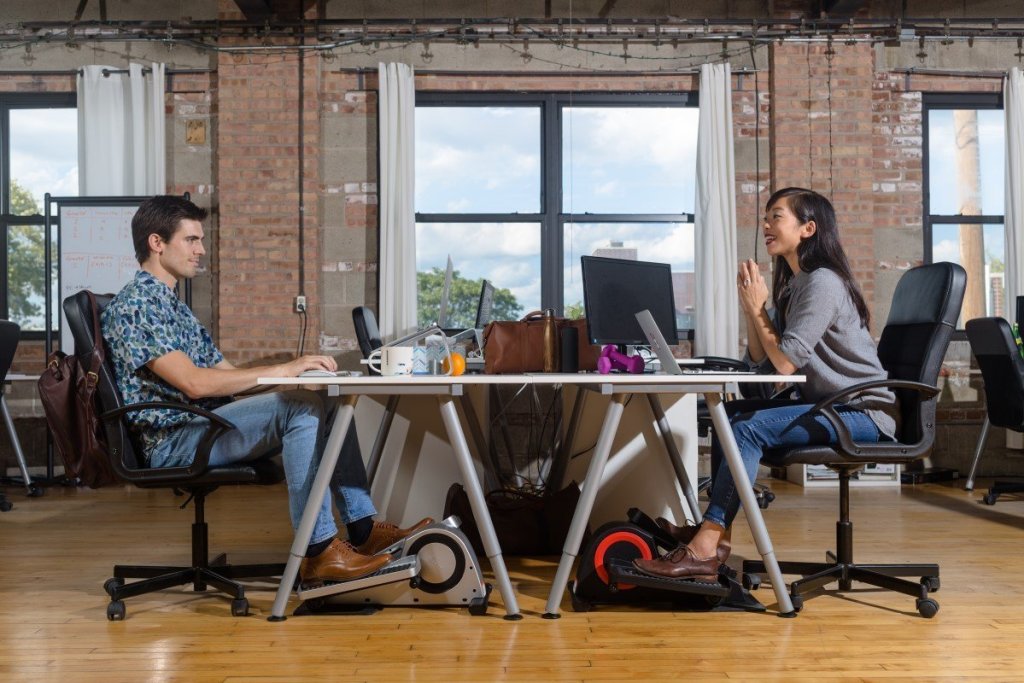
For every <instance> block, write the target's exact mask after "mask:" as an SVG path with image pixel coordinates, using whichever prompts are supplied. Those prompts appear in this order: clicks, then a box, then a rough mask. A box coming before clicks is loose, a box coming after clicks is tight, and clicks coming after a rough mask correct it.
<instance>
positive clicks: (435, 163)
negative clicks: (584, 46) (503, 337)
mask: <svg viewBox="0 0 1024 683" xmlns="http://www.w3.org/2000/svg"><path fill="white" fill-rule="evenodd" d="M697 113H698V112H697V109H696V108H693V107H690V108H680V107H644V108H638V107H571V108H565V109H563V153H562V157H563V164H562V166H563V196H564V197H565V199H564V202H565V204H564V207H563V211H565V212H572V213H574V214H576V215H577V216H579V218H578V219H577V221H576V225H574V226H573V228H572V229H569V230H566V234H565V243H564V252H565V265H564V268H565V282H566V289H567V292H566V303H573V302H574V301H579V300H581V298H582V296H581V294H580V293H579V292H580V283H579V257H580V256H582V255H585V254H591V253H593V250H594V249H595V248H598V247H607V246H609V244H610V243H611V242H612V241H619V242H623V243H624V246H627V247H629V246H636V247H639V248H640V250H641V253H640V254H639V255H638V258H640V259H641V260H653V261H659V262H663V263H672V264H673V266H674V269H675V270H691V271H692V270H693V231H692V226H690V225H683V224H679V225H675V224H656V225H650V224H647V225H644V224H635V223H634V224H625V223H623V224H615V225H608V224H605V225H597V224H587V223H586V222H585V217H583V216H581V214H585V213H588V212H589V213H692V212H693V210H694V173H695V167H696V140H697V136H696V130H697ZM540 138H541V121H540V110H539V108H533V107H530V108H527V107H506V106H503V107H473V108H469V107H418V108H417V110H416V211H417V212H419V213H463V212H480V213H493V212H509V213H512V212H518V213H536V212H539V211H540V208H541V207H540V196H541V187H540V184H541V170H540V169H541V143H540ZM416 244H417V249H416V251H417V262H416V266H417V269H418V270H420V271H424V270H429V269H431V268H434V267H437V268H443V267H444V264H445V260H446V258H447V256H448V255H449V254H450V255H451V257H452V260H453V262H454V264H455V269H456V270H458V271H459V272H460V274H461V275H462V276H463V277H466V278H469V279H479V278H487V279H489V280H491V282H493V283H494V285H495V286H496V287H500V288H506V289H510V290H512V293H513V294H514V295H515V296H516V298H517V300H518V301H519V302H520V303H521V304H522V305H523V308H524V310H532V309H534V308H539V306H540V224H539V223H514V224H505V225H502V224H495V223H489V224H464V223H463V224H458V223H455V224H420V225H418V226H417V237H416Z"/></svg>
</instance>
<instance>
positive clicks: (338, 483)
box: [150, 389, 377, 544]
mask: <svg viewBox="0 0 1024 683" xmlns="http://www.w3.org/2000/svg"><path fill="white" fill-rule="evenodd" d="M335 407H336V404H335V402H334V401H333V400H331V399H329V398H327V397H326V396H325V395H323V394H320V393H317V392H313V391H306V390H304V389H298V390H294V391H284V392H271V393H265V394H259V395H257V396H249V397H247V398H243V399H240V400H238V401H233V402H232V403H228V404H227V405H224V406H221V407H220V408H217V409H216V410H214V411H213V412H215V413H217V414H218V415H221V416H222V417H224V418H225V419H227V420H230V421H231V422H232V423H234V425H235V426H236V427H237V429H232V430H230V431H228V432H225V433H224V434H223V435H221V437H220V438H219V439H217V441H216V442H215V443H214V446H213V450H212V451H211V452H210V465H212V466H217V465H227V464H230V463H236V462H242V461H246V460H259V459H261V458H266V457H270V456H272V455H274V454H275V453H276V452H277V451H278V450H280V451H281V457H282V460H283V461H284V472H285V479H286V481H287V484H288V507H289V512H290V513H291V519H292V527H293V528H298V526H299V522H300V521H301V519H302V511H303V510H304V509H305V508H306V500H307V499H308V498H309V493H310V489H312V487H313V479H314V478H315V477H316V471H317V468H318V466H319V465H320V458H321V456H322V455H323V451H324V445H325V444H326V442H327V435H328V434H329V432H330V429H331V424H332V422H333V420H334V413H335ZM209 424H210V422H209V420H207V419H206V418H204V417H195V418H193V419H192V420H191V421H189V422H188V423H187V424H186V425H185V426H184V427H182V428H181V429H179V430H178V431H176V432H175V433H174V434H172V435H171V436H169V437H168V438H166V439H164V440H163V441H161V442H160V443H159V444H157V446H156V448H155V449H154V450H153V452H152V453H151V454H150V464H151V466H152V467H177V466H183V465H187V464H189V463H190V462H192V459H193V457H194V456H195V452H196V447H197V446H198V445H199V441H200V439H202V436H203V434H204V433H205V432H206V429H207V427H208V426H209ZM331 493H333V495H334V498H335V500H336V501H337V504H338V512H339V513H340V515H341V520H342V522H344V523H346V524H347V523H349V522H353V521H356V520H359V519H363V518H364V517H370V516H372V515H374V514H376V512H377V511H376V509H374V507H373V501H372V500H371V499H370V492H369V486H368V484H367V481H366V468H365V467H364V466H363V458H362V455H361V454H360V452H359V442H358V441H357V440H356V433H355V423H352V424H351V425H350V426H349V430H348V434H346V435H345V443H344V444H343V445H342V448H341V457H340V458H339V459H338V465H337V467H336V468H335V470H334V477H333V478H332V479H331ZM330 499H331V496H330V495H327V496H324V500H323V503H322V504H321V506H320V512H319V514H318V515H317V520H316V526H315V527H314V528H313V535H312V536H311V537H310V543H311V544H313V543H319V542H321V541H326V540H328V539H330V538H333V537H334V536H336V535H337V533H338V528H337V526H335V523H334V516H333V515H332V513H331V500H330Z"/></svg>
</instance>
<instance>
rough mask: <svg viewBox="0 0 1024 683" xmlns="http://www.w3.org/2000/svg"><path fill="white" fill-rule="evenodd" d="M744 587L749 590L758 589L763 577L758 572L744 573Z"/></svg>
mask: <svg viewBox="0 0 1024 683" xmlns="http://www.w3.org/2000/svg"><path fill="white" fill-rule="evenodd" d="M743 587H744V588H746V589H747V590H748V591H756V590H757V589H758V588H760V587H761V577H760V576H758V575H757V574H744V575H743Z"/></svg>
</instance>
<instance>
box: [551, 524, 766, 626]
mask: <svg viewBox="0 0 1024 683" xmlns="http://www.w3.org/2000/svg"><path fill="white" fill-rule="evenodd" d="M628 516H629V520H630V521H628V522H608V523H607V524H605V525H604V526H602V527H601V528H600V529H598V530H597V531H596V532H594V534H593V536H592V538H591V541H590V544H589V545H588V546H587V547H586V548H585V549H584V551H583V552H582V553H581V554H580V562H579V569H578V570H577V574H576V581H575V582H573V583H572V584H571V585H570V588H569V593H570V596H571V597H572V608H573V610H575V611H577V612H589V611H590V610H592V609H593V608H594V606H595V605H600V604H606V605H607V604H618V605H651V606H655V605H659V604H661V605H665V606H667V607H671V608H674V609H686V610H701V609H703V610H718V611H733V610H745V611H749V612H763V611H765V607H764V605H762V604H761V603H760V602H758V600H757V599H756V598H754V597H753V596H752V595H750V593H749V592H748V591H747V590H746V589H745V588H744V587H743V586H742V585H741V584H740V582H739V581H738V580H737V578H736V572H735V571H734V570H732V569H730V568H729V567H728V566H726V565H722V567H721V569H720V570H719V573H718V578H717V581H702V580H697V579H666V578H661V577H656V576H651V575H649V574H645V573H644V572H641V571H640V570H639V569H637V568H636V567H635V566H634V565H633V560H635V559H638V558H645V559H650V558H653V557H657V556H658V555H660V554H661V552H660V550H663V551H669V550H672V549H673V548H675V547H676V546H677V545H678V544H677V543H676V541H675V539H673V538H672V537H671V536H669V535H668V534H666V533H665V532H664V531H662V530H661V529H660V528H659V527H658V525H657V524H655V522H654V520H652V519H651V518H650V517H648V516H647V515H645V514H644V513H643V512H640V511H639V510H638V509H636V508H630V510H629V513H628ZM659 549H660V550H659Z"/></svg>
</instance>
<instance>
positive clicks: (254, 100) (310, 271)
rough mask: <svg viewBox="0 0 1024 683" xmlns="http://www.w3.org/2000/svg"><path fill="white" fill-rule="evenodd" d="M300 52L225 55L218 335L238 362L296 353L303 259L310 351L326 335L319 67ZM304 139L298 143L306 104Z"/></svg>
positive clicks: (220, 73)
mask: <svg viewBox="0 0 1024 683" xmlns="http://www.w3.org/2000/svg"><path fill="white" fill-rule="evenodd" d="M299 64H300V59H299V56H298V55H297V54H295V53H283V54H282V53H271V54H262V53H256V54H236V53H221V54H220V57H219V60H218V64H217V74H216V83H215V87H216V89H217V100H216V102H217V122H218V135H217V154H216V159H217V161H216V174H217V180H216V184H217V188H218V195H219V199H220V202H219V204H220V207H219V217H218V223H219V236H218V248H217V253H216V258H215V261H214V263H213V267H214V270H215V272H216V274H217V280H218V285H217V305H218V308H217V312H216V318H215V329H214V333H215V334H216V335H217V337H218V339H219V343H220V348H221V350H222V351H223V352H224V354H225V355H226V356H227V357H228V358H230V359H231V360H232V362H241V363H245V362H248V361H254V360H258V359H261V360H262V359H284V358H286V357H288V356H289V355H290V354H293V353H294V352H295V350H296V348H297V343H298V337H299V332H300V317H299V316H298V315H297V314H296V313H294V312H293V301H294V298H295V296H296V295H297V294H298V293H299V286H300V279H299V269H300V258H303V259H305V280H304V282H302V283H301V284H302V285H303V286H304V291H305V295H306V297H307V301H308V306H309V324H308V326H307V332H306V334H307V339H308V340H313V343H312V344H310V343H309V342H307V344H306V348H307V350H315V349H316V341H315V340H316V339H317V338H318V335H319V321H320V301H319V296H318V281H319V278H318V269H319V268H318V266H319V253H320V247H319V241H320V240H319V234H318V233H319V216H318V212H317V211H316V207H317V187H318V182H319V180H318V178H319V154H320V125H319V123H320V117H319V111H318V101H317V100H318V85H317V84H318V80H319V79H318V75H319V61H318V60H317V59H315V58H311V59H305V60H304V66H303V70H304V81H305V83H304V88H303V92H301V93H300V91H299V78H298V68H299ZM300 96H301V97H302V98H303V100H302V103H303V107H304V114H303V116H302V120H303V125H304V133H303V140H302V141H301V143H300V141H299V132H298V130H299V97H300ZM299 144H302V145H303V149H304V153H305V158H304V160H303V173H304V179H303V188H302V189H303V192H302V201H303V202H304V203H305V206H306V209H305V212H304V214H303V216H304V227H303V233H302V235H303V239H304V250H303V253H301V254H300V251H299V239H300V233H299V213H300V208H299V201H300V196H299V188H298V178H299Z"/></svg>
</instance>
